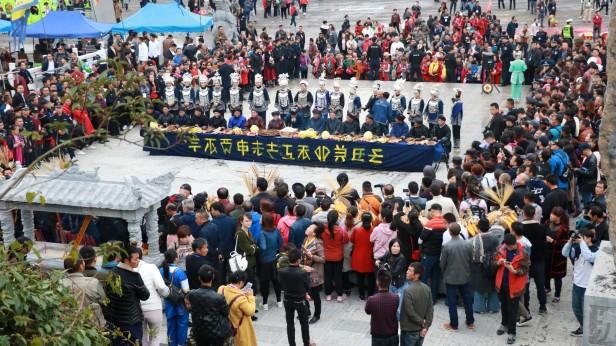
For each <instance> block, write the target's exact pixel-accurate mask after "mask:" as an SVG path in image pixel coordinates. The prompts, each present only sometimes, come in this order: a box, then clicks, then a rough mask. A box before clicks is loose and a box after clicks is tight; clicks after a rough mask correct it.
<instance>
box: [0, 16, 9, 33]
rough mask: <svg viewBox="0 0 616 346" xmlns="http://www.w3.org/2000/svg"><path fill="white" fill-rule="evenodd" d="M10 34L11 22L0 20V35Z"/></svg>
mask: <svg viewBox="0 0 616 346" xmlns="http://www.w3.org/2000/svg"><path fill="white" fill-rule="evenodd" d="M8 32H11V22H10V21H8V20H1V19H0V33H8Z"/></svg>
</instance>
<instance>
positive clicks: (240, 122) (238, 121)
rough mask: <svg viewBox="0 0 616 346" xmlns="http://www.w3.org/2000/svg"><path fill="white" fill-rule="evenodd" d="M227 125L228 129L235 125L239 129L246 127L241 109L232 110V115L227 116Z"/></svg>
mask: <svg viewBox="0 0 616 346" xmlns="http://www.w3.org/2000/svg"><path fill="white" fill-rule="evenodd" d="M227 127H228V128H230V129H232V128H235V127H239V128H240V129H245V128H246V117H245V116H243V115H242V110H241V109H234V110H233V116H232V117H231V118H229V126H227Z"/></svg>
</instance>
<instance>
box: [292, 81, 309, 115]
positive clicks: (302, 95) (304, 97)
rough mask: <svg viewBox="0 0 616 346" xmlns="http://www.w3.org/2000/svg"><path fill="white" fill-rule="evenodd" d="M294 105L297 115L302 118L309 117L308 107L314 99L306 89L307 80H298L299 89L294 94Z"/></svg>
mask: <svg viewBox="0 0 616 346" xmlns="http://www.w3.org/2000/svg"><path fill="white" fill-rule="evenodd" d="M294 102H295V106H296V107H297V115H298V116H301V117H303V120H308V118H310V108H312V104H313V103H314V100H313V98H312V93H311V92H310V91H308V82H307V81H305V80H302V81H301V82H299V91H298V92H297V93H296V94H295V99H294Z"/></svg>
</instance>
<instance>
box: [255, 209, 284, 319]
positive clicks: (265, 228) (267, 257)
mask: <svg viewBox="0 0 616 346" xmlns="http://www.w3.org/2000/svg"><path fill="white" fill-rule="evenodd" d="M261 226H262V232H261V238H260V239H259V266H260V273H261V274H260V276H259V278H260V282H259V283H260V286H259V287H261V295H262V296H263V310H265V311H267V310H268V305H267V299H268V297H269V287H270V282H271V283H272V284H274V293H275V294H276V302H277V304H278V307H282V300H281V288H280V282H279V281H278V268H276V258H277V257H278V252H279V251H280V248H281V247H282V236H281V235H280V231H279V230H278V229H277V228H276V226H275V225H274V216H273V215H272V214H271V213H263V215H261Z"/></svg>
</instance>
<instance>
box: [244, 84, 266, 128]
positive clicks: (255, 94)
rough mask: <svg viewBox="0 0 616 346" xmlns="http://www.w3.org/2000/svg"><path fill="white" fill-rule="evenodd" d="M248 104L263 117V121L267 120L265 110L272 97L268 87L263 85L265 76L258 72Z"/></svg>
mask: <svg viewBox="0 0 616 346" xmlns="http://www.w3.org/2000/svg"><path fill="white" fill-rule="evenodd" d="M248 104H249V105H250V110H251V111H256V112H257V113H258V114H259V116H260V117H261V118H263V122H265V120H266V117H265V112H266V111H267V107H268V106H269V104H270V98H269V94H268V93H267V88H265V87H264V86H263V76H261V75H260V74H258V73H257V74H256V75H255V86H254V88H253V89H252V91H251V92H250V95H248Z"/></svg>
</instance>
